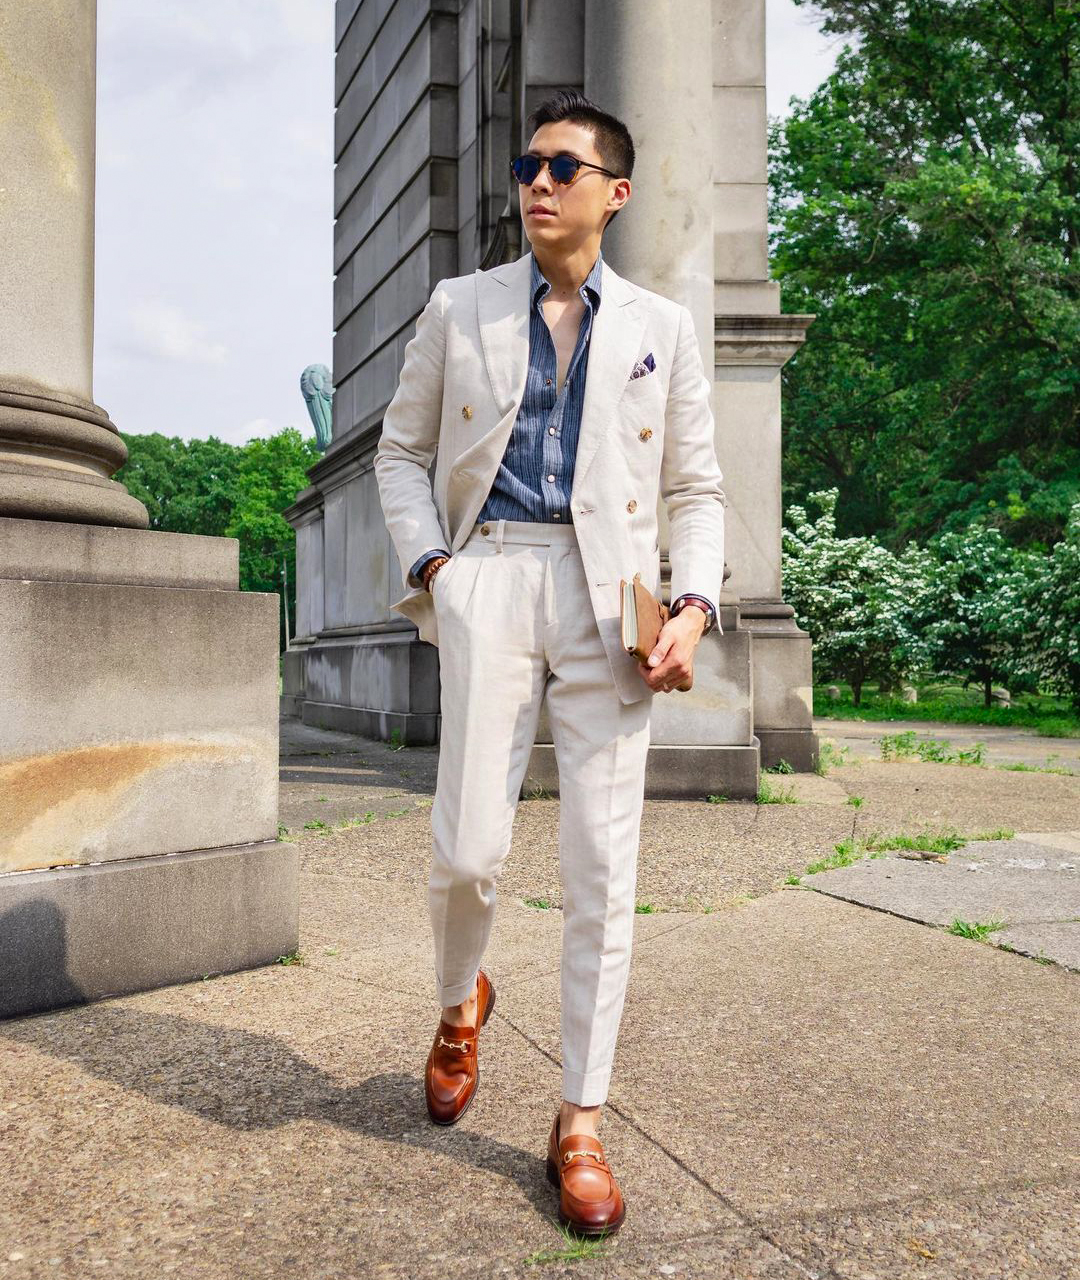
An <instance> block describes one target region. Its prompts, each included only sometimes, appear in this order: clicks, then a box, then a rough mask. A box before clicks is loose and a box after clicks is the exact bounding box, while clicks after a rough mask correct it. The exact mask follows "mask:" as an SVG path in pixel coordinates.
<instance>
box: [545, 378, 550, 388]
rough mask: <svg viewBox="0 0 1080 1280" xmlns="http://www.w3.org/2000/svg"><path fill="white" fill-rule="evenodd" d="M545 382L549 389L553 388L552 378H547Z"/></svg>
mask: <svg viewBox="0 0 1080 1280" xmlns="http://www.w3.org/2000/svg"><path fill="white" fill-rule="evenodd" d="M544 382H545V384H546V385H547V386H549V387H550V386H551V379H550V378H545V379H544Z"/></svg>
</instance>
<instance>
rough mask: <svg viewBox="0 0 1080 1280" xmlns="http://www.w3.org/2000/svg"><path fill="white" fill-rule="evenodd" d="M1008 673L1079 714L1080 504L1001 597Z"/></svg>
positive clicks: (1019, 563) (1024, 556) (1022, 557)
mask: <svg viewBox="0 0 1080 1280" xmlns="http://www.w3.org/2000/svg"><path fill="white" fill-rule="evenodd" d="M999 601H1000V603H999V615H998V622H997V628H998V635H999V637H1000V639H1001V641H1002V642H1003V644H1004V645H1005V647H1006V650H1007V653H1008V658H1007V663H1008V667H1009V670H1010V671H1011V672H1014V673H1015V675H1016V676H1017V677H1018V678H1020V679H1026V680H1028V681H1030V682H1031V683H1035V684H1037V685H1038V686H1040V687H1042V688H1044V689H1045V690H1047V692H1050V693H1054V694H1057V695H1059V696H1062V697H1066V698H1068V699H1069V700H1070V702H1071V703H1072V706H1073V709H1074V710H1075V711H1077V712H1078V713H1080V502H1075V503H1073V505H1072V507H1071V509H1070V512H1069V520H1068V523H1067V524H1066V526H1065V536H1064V537H1063V538H1062V539H1061V541H1060V542H1057V543H1055V544H1054V546H1053V547H1052V548H1051V549H1050V551H1049V553H1048V554H1045V555H1044V554H1042V553H1040V552H1022V553H1019V554H1018V555H1017V556H1016V559H1015V563H1014V565H1013V570H1012V573H1011V574H1010V575H1009V576H1008V579H1007V580H1006V581H1005V582H1004V583H1003V586H1002V590H1001V592H1000V595H999Z"/></svg>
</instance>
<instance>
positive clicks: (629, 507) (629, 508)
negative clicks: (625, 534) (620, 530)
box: [626, 498, 637, 511]
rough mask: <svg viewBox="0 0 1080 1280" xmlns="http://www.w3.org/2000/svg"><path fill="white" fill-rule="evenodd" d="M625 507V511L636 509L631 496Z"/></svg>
mask: <svg viewBox="0 0 1080 1280" xmlns="http://www.w3.org/2000/svg"><path fill="white" fill-rule="evenodd" d="M626 509H627V511H636V510H637V503H636V502H635V501H634V499H633V498H631V499H630V501H629V502H628V503H627V504H626Z"/></svg>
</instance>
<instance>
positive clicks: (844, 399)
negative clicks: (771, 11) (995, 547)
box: [770, 0, 1080, 551]
mask: <svg viewBox="0 0 1080 1280" xmlns="http://www.w3.org/2000/svg"><path fill="white" fill-rule="evenodd" d="M796 3H799V4H805V5H806V6H807V7H808V8H811V9H812V10H814V11H816V12H817V13H818V14H819V16H821V17H822V18H823V20H824V29H825V30H826V31H828V32H832V33H836V34H840V35H846V36H849V37H851V43H850V44H848V45H846V46H845V48H844V51H843V52H842V53H841V55H840V57H839V60H838V63H837V66H836V70H835V72H834V73H833V74H832V75H831V76H830V77H829V78H828V79H827V80H826V81H825V83H824V84H822V85H821V86H820V88H819V89H818V90H817V91H816V92H815V93H814V94H812V95H811V96H810V97H809V98H808V99H807V100H806V101H802V102H800V101H796V102H795V106H794V111H793V112H792V114H791V116H790V118H789V119H788V120H787V121H786V122H784V123H783V124H780V123H773V124H772V125H771V126H770V150H771V169H770V218H771V222H772V223H773V224H774V228H775V229H774V232H773V234H772V243H771V255H772V265H773V275H774V277H775V278H776V279H778V280H779V281H780V284H781V297H782V309H783V310H784V311H786V312H813V313H816V314H817V317H818V318H817V320H816V321H815V322H814V324H813V325H811V327H810V329H809V330H808V333H807V341H806V344H805V346H804V347H803V348H802V349H801V350H800V352H799V353H798V355H797V356H796V357H795V358H794V359H793V360H792V361H790V362H789V364H788V365H787V366H786V367H785V370H784V375H783V377H784V420H785V455H784V469H785V500H786V502H790V501H795V500H801V499H802V498H803V497H804V495H806V494H807V493H809V492H810V491H813V490H819V489H825V488H829V487H832V486H834V485H835V486H837V487H839V488H840V490H841V492H842V495H843V497H842V504H841V506H840V508H839V509H838V512H837V517H838V521H839V524H840V527H841V529H842V530H843V531H845V532H852V533H871V532H880V533H881V534H882V535H883V536H886V537H888V539H889V540H890V542H892V543H894V544H895V545H897V546H899V545H902V544H903V543H904V542H905V541H906V540H907V539H909V538H912V537H919V538H923V539H926V538H928V537H930V536H931V535H933V534H936V533H939V532H942V531H949V530H952V531H962V530H964V529H966V528H967V527H968V525H969V524H971V523H972V522H973V521H975V520H978V521H980V522H983V523H987V524H989V525H992V526H993V527H996V528H999V529H1000V530H1001V531H1002V533H1003V534H1004V535H1005V536H1006V537H1007V538H1008V539H1009V541H1010V542H1011V543H1012V544H1014V545H1028V546H1033V547H1036V548H1040V549H1042V550H1044V551H1045V550H1046V548H1048V547H1049V546H1050V545H1052V544H1053V543H1055V542H1057V541H1058V540H1059V539H1060V538H1061V537H1062V534H1063V532H1064V527H1065V524H1066V521H1067V518H1068V513H1069V509H1070V507H1071V504H1072V503H1073V502H1074V501H1075V500H1076V498H1077V496H1078V495H1080V415H1078V407H1080V361H1078V359H1077V352H1078V350H1080V343H1078V340H1080V253H1078V250H1080V202H1078V190H1077V185H1078V164H1080V160H1078V157H1080V150H1078V147H1080V5H1077V4H1075V3H1063V2H1061V0H901V2H900V3H894V2H893V0H888V2H886V0H817V2H814V0H796Z"/></svg>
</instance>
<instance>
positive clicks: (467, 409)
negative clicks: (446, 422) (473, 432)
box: [461, 404, 472, 418]
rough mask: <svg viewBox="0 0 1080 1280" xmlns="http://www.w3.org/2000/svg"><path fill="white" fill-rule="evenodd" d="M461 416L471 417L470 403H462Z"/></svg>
mask: <svg viewBox="0 0 1080 1280" xmlns="http://www.w3.org/2000/svg"><path fill="white" fill-rule="evenodd" d="M461 416H462V417H463V418H471V417H472V405H471V404H463V405H462V406H461Z"/></svg>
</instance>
